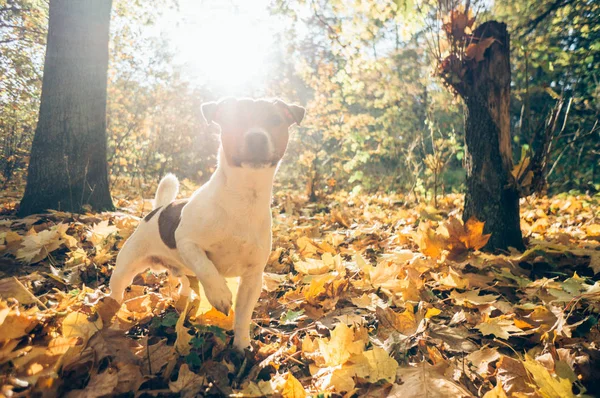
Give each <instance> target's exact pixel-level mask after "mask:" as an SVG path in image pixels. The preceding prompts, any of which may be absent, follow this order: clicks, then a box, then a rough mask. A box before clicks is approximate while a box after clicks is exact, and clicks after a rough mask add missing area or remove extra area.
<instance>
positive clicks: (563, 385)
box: [523, 354, 575, 398]
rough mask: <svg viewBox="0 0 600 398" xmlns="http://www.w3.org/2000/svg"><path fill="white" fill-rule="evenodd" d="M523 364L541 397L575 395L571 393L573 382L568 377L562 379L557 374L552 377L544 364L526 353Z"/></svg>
mask: <svg viewBox="0 0 600 398" xmlns="http://www.w3.org/2000/svg"><path fill="white" fill-rule="evenodd" d="M523 365H524V366H525V369H527V371H528V372H529V373H530V374H531V377H533V380H534V381H535V384H537V386H538V388H539V392H540V394H541V395H542V396H543V397H545V398H569V397H575V394H573V384H572V383H571V381H570V380H569V379H563V378H560V377H558V376H556V377H554V376H553V375H551V374H550V372H549V371H548V369H546V367H545V366H544V365H542V364H541V363H540V362H538V361H536V360H535V359H533V358H532V357H530V356H529V355H528V354H525V361H524V362H523Z"/></svg>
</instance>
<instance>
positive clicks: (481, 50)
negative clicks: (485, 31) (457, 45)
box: [465, 37, 496, 62]
mask: <svg viewBox="0 0 600 398" xmlns="http://www.w3.org/2000/svg"><path fill="white" fill-rule="evenodd" d="M495 42H496V39H495V38H494V37H486V38H485V39H483V40H479V42H477V43H471V44H469V46H468V47H467V49H466V50H465V54H466V56H467V58H469V59H475V62H481V61H483V60H484V59H485V51H486V50H487V49H488V48H490V46H491V45H492V44H494V43H495Z"/></svg>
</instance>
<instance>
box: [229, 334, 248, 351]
mask: <svg viewBox="0 0 600 398" xmlns="http://www.w3.org/2000/svg"><path fill="white" fill-rule="evenodd" d="M233 348H235V349H236V350H238V351H239V352H244V350H246V349H251V348H252V346H251V345H250V336H248V335H244V334H242V335H239V336H238V335H237V334H236V335H235V336H234V338H233Z"/></svg>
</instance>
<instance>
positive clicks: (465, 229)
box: [441, 217, 491, 254]
mask: <svg viewBox="0 0 600 398" xmlns="http://www.w3.org/2000/svg"><path fill="white" fill-rule="evenodd" d="M484 225H485V223H483V222H480V221H478V220H477V219H476V218H474V217H471V218H470V219H469V220H468V221H467V222H466V223H465V224H463V223H462V221H460V220H459V219H457V218H455V217H450V218H448V220H447V221H446V222H445V223H444V224H443V225H442V226H441V228H442V231H443V229H445V230H446V235H447V236H448V247H447V248H448V250H450V251H451V252H453V253H455V254H459V253H461V252H463V251H465V250H469V249H473V250H479V249H481V248H482V247H483V246H485V245H486V244H487V242H488V240H489V239H490V236H491V235H490V234H487V235H485V234H483V227H484Z"/></svg>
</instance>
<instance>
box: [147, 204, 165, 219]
mask: <svg viewBox="0 0 600 398" xmlns="http://www.w3.org/2000/svg"><path fill="white" fill-rule="evenodd" d="M160 209H162V206H158V207H157V208H156V209H154V210H152V211H151V212H150V213H148V214H146V217H144V221H146V222H148V221H150V220H151V219H152V217H154V215H155V214H156V213H158V211H159V210H160Z"/></svg>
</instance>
